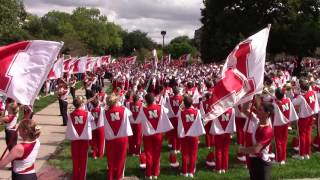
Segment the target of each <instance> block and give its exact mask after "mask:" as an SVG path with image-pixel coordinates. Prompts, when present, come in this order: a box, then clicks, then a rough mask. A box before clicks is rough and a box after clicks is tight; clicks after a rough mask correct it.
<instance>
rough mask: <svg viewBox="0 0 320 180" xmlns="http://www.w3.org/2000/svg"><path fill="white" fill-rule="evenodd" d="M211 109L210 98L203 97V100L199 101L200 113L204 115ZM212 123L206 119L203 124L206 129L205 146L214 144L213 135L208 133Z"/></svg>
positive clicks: (209, 146)
mask: <svg viewBox="0 0 320 180" xmlns="http://www.w3.org/2000/svg"><path fill="white" fill-rule="evenodd" d="M210 111H211V106H210V100H209V99H205V100H204V101H201V102H200V112H201V115H202V116H203V117H204V116H205V115H206V114H208V113H209V112H210ZM211 125H212V121H208V123H207V124H206V125H205V126H204V129H205V130H206V146H207V148H211V147H212V146H213V145H214V139H213V135H212V134H211V133H210V128H211Z"/></svg>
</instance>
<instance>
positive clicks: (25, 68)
mask: <svg viewBox="0 0 320 180" xmlns="http://www.w3.org/2000/svg"><path fill="white" fill-rule="evenodd" d="M62 46H63V43H60V42H53V41H41V40H34V41H22V42H18V43H14V44H10V45H7V46H2V47H0V67H1V68H0V93H1V94H4V95H6V96H7V97H10V98H12V99H14V100H16V101H17V102H19V103H21V104H25V105H32V104H33V103H34V100H35V98H36V97H37V95H38V93H39V91H40V89H41V87H42V85H43V83H44V81H45V80H46V79H47V77H48V74H49V71H50V70H51V68H52V66H53V63H54V60H55V59H56V58H57V56H58V53H59V51H60V49H61V48H62Z"/></svg>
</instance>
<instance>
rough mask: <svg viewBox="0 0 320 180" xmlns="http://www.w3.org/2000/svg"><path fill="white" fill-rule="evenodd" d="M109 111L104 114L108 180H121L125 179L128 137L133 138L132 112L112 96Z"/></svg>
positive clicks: (109, 101)
mask: <svg viewBox="0 0 320 180" xmlns="http://www.w3.org/2000/svg"><path fill="white" fill-rule="evenodd" d="M107 105H108V109H106V110H105V113H104V119H105V120H104V127H105V131H104V132H105V138H106V153H107V160H108V179H109V180H114V179H116V180H120V179H122V178H123V177H124V167H125V162H126V156H127V147H128V136H132V130H131V126H130V120H129V117H130V116H131V115H132V113H131V111H130V110H128V109H127V108H126V107H124V106H121V104H120V102H119V98H118V97H117V96H115V95H111V96H110V97H109V98H108V100H107Z"/></svg>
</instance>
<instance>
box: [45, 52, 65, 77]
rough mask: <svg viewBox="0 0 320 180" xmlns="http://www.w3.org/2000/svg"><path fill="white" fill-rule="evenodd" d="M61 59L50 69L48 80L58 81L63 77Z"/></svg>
mask: <svg viewBox="0 0 320 180" xmlns="http://www.w3.org/2000/svg"><path fill="white" fill-rule="evenodd" d="M63 58H64V57H61V58H58V59H57V60H56V61H55V63H54V65H53V67H52V68H51V70H50V72H49V75H48V79H50V80H53V79H59V78H61V77H62V76H63Z"/></svg>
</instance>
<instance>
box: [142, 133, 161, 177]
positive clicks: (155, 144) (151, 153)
mask: <svg viewBox="0 0 320 180" xmlns="http://www.w3.org/2000/svg"><path fill="white" fill-rule="evenodd" d="M143 144H144V152H145V154H146V161H147V162H146V176H147V177H150V176H159V174H160V153H161V146H162V134H161V133H158V134H154V135H151V136H143Z"/></svg>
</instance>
